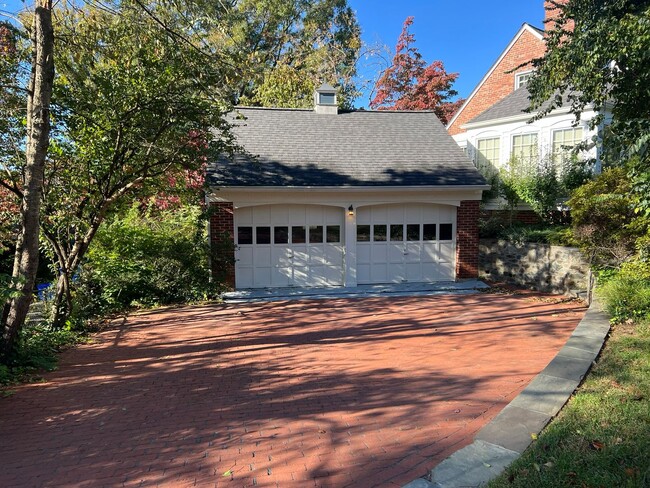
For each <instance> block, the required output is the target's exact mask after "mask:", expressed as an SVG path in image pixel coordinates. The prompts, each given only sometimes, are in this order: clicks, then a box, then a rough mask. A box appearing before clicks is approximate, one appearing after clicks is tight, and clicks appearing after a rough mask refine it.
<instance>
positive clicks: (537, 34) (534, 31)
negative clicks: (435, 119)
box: [447, 23, 544, 129]
mask: <svg viewBox="0 0 650 488" xmlns="http://www.w3.org/2000/svg"><path fill="white" fill-rule="evenodd" d="M525 33H528V34H530V35H532V36H534V38H536V39H537V40H539V41H542V42H543V41H544V31H543V30H541V29H538V28H537V27H534V26H532V25H531V24H528V23H524V24H522V26H521V27H520V28H519V30H518V31H517V33H516V34H515V35H514V37H513V38H512V40H511V41H510V43H508V45H507V46H506V48H505V49H504V50H503V51H502V52H501V54H500V55H499V57H498V58H497V60H496V61H495V62H494V63H493V64H492V66H491V67H490V69H489V70H488V71H487V73H486V74H485V76H483V78H482V79H481V81H479V83H478V84H477V85H476V87H475V88H474V90H472V92H471V93H470V95H469V97H467V100H465V102H464V103H463V105H461V107H460V108H459V109H458V111H457V112H456V113H455V114H454V116H453V117H452V118H451V119H450V120H449V123H448V124H447V129H450V128H451V127H452V126H453V125H454V123H455V122H456V121H457V119H458V118H459V117H461V115H462V113H463V112H464V111H465V109H466V108H467V107H468V105H470V104H471V103H472V101H473V100H474V98H475V96H476V95H477V93H478V92H479V90H480V89H481V88H482V87H483V85H485V83H486V81H487V80H489V79H490V77H491V76H492V75H493V73H494V72H495V70H496V69H497V67H498V66H499V65H500V64H501V63H502V62H503V61H504V59H505V58H506V56H507V55H508V54H509V53H510V51H511V50H512V48H513V47H514V46H515V44H517V42H518V41H519V40H520V39H521V38H522V36H523V35H524V34H525ZM533 57H535V56H530V60H532V58H533ZM518 64H523V63H518ZM512 90H514V84H513V86H512Z"/></svg>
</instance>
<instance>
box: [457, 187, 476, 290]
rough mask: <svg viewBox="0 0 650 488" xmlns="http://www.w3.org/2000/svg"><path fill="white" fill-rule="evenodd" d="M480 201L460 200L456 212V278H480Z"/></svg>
mask: <svg viewBox="0 0 650 488" xmlns="http://www.w3.org/2000/svg"><path fill="white" fill-rule="evenodd" d="M479 205H480V202H479V201H472V200H465V201H462V202H460V207H458V210H457V213H456V279H467V278H478V218H479V213H480V209H479Z"/></svg>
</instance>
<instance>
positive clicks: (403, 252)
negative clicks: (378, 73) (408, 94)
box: [207, 86, 489, 289]
mask: <svg viewBox="0 0 650 488" xmlns="http://www.w3.org/2000/svg"><path fill="white" fill-rule="evenodd" d="M315 98H316V100H315V102H316V107H315V109H314V110H301V109H266V108H250V107H238V108H237V109H236V110H235V112H234V114H233V117H232V122H233V124H234V128H233V133H234V135H235V137H236V140H237V143H238V144H239V145H240V146H241V147H242V148H244V150H245V151H242V152H240V153H238V154H235V155H234V156H232V157H228V158H227V157H223V158H222V159H220V160H219V161H216V162H214V163H213V164H211V165H210V167H209V169H208V181H209V184H210V192H209V194H208V196H207V199H208V203H209V204H210V207H211V209H212V216H211V224H210V235H211V240H212V242H213V243H219V242H220V241H224V240H226V241H229V242H232V243H233V244H234V249H235V250H234V253H235V256H234V258H235V265H234V269H232V270H231V272H230V273H229V276H230V277H231V280H230V281H231V285H232V286H234V287H236V288H240V289H241V288H269V287H292V286H293V287H324V286H357V285H358V284H374V283H410V282H436V281H454V280H458V279H464V278H475V277H477V274H478V270H477V260H478V227H477V224H478V204H479V201H480V199H481V193H482V190H484V189H487V188H489V187H488V186H487V185H486V183H485V180H484V179H483V178H482V176H481V175H480V174H479V172H478V171H477V170H476V168H475V167H474V165H473V164H472V163H471V162H470V161H469V159H468V158H467V157H466V156H465V154H464V153H463V151H462V150H461V149H460V148H459V147H458V145H457V144H456V143H455V142H454V140H453V139H452V138H451V137H450V136H449V135H448V134H447V132H446V130H445V129H444V127H443V126H442V124H441V123H440V121H439V120H438V119H437V117H436V116H435V114H433V113H432V112H399V111H378V112H374V111H350V112H339V111H338V110H337V107H336V92H335V90H334V89H333V88H331V87H328V86H323V87H321V89H319V90H318V92H317V93H316V96H315ZM319 102H321V103H319ZM329 102H331V103H329Z"/></svg>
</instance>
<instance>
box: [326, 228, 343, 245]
mask: <svg viewBox="0 0 650 488" xmlns="http://www.w3.org/2000/svg"><path fill="white" fill-rule="evenodd" d="M327 242H341V226H340V225H328V226H327Z"/></svg>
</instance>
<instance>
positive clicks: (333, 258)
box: [325, 245, 343, 269]
mask: <svg viewBox="0 0 650 488" xmlns="http://www.w3.org/2000/svg"><path fill="white" fill-rule="evenodd" d="M325 259H326V260H327V263H328V264H330V265H334V266H338V267H340V268H341V269H342V266H343V246H338V245H336V246H325Z"/></svg>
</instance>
